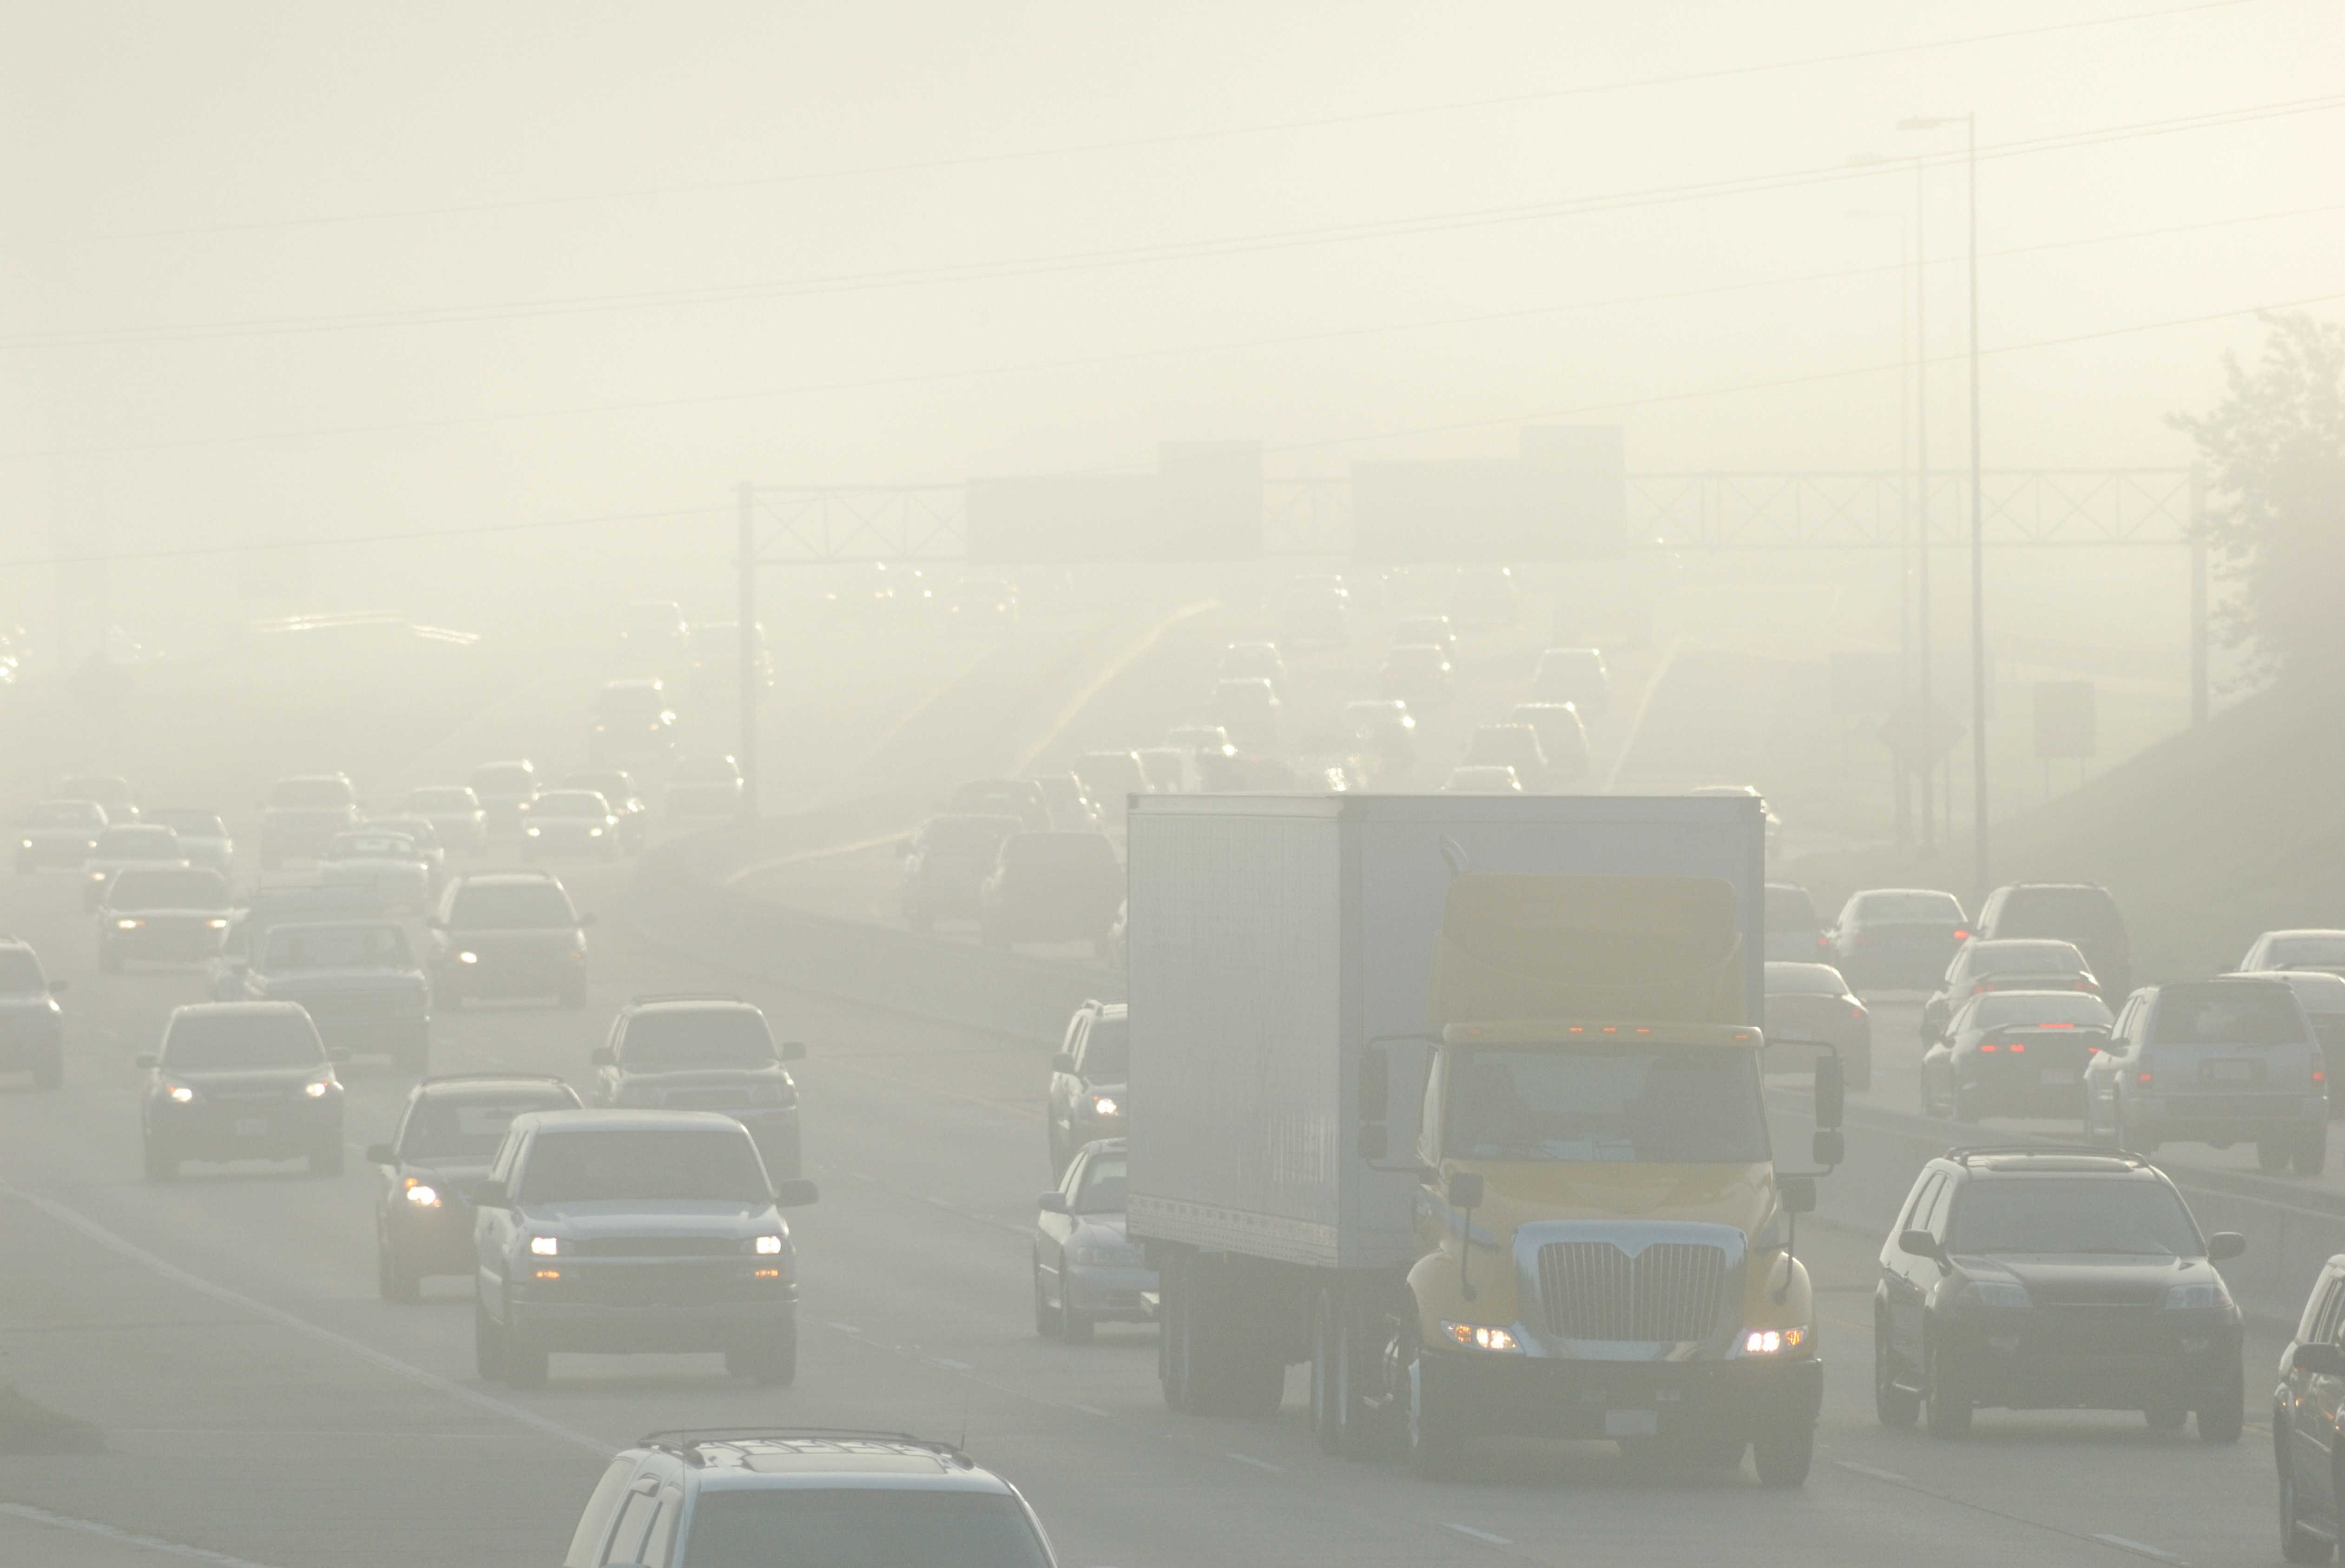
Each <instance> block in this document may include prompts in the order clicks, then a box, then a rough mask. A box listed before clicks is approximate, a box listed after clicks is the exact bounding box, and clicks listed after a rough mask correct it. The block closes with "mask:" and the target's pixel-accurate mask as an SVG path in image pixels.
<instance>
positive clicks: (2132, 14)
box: [7, 0, 2256, 249]
mask: <svg viewBox="0 0 2345 1568" xmlns="http://www.w3.org/2000/svg"><path fill="white" fill-rule="evenodd" d="M2254 3H2256V0H2201V3H2200V4H2197V5H2176V6H2169V7H2167V8H2165V9H2162V10H2157V11H2129V12H2126V13H2123V14H2121V15H2114V16H2092V17H2086V18H2083V19H2080V20H2077V21H2073V22H2047V23H2042V24H2039V25H2035V26H2032V27H2014V28H2008V29H2005V30H2003V31H2000V32H1995V33H1973V34H1966V35H1962V36H1959V37H1954V38H1938V39H1929V40H1924V41H1923V42H1920V43H1913V44H1888V45H1882V46H1877V47H1874V48H1870V49H1850V50H1843V51H1841V52H1838V53H1835V54H1830V55H1812V56H1804V57H1802V58H1799V59H1792V60H1771V61H1761V62H1758V63H1755V64H1751V65H1743V66H1715V67H1712V68H1711V69H1708V70H1701V71H1681V72H1676V73H1673V74H1671V75H1668V76H1638V77H1628V78H1624V79H1622V80H1619V81H1614V82H1594V83H1588V84H1585V85H1583V86H1575V87H1553V88H1548V89H1544V90H1541V91H1538V92H1531V93H1512V94H1506V95H1502V96H1496V97H1484V98H1457V99H1451V100H1448V101H1446V102H1441V103H1433V104H1417V105H1410V106H1401V107H1397V108H1390V109H1365V110H1361V111H1358V112H1356V113H1353V114H1346V115H1328V116H1319V117H1316V118H1311V119H1296V120H1274V121H1267V122H1264V123H1261V124H1256V125H1250V126H1220V127H1212V128H1207V129H1203V130H1194V131H1173V132H1167V133H1164V134H1162V135H1159V136H1151V137H1123V138H1120V139H1117V140H1112V141H1099V142H1083V143H1073V144H1068V145H1064V146H1059V147H1029V148H1021V149H1012V150H1009V151H1004V152H994V153H966V154H961V155H959V156H956V157H940V158H918V159H909V160H905V161H900V162H896V163H885V164H863V165H850V166H848V167H840V168H835V169H813V170H805V171H801V172H799V173H797V174H782V175H765V176H758V177H751V178H746V179H733V180H703V181H695V182H693V183H689V184H683V185H670V186H639V187H633V188H630V189H625V190H615V191H597V192H588V193H585V194H582V195H577V196H545V197H513V198H508V199H505V200H500V201H483V202H461V203H452V204H448V205H444V206H439V207H398V208H391V209H387V210H383V211H378V212H371V213H345V214H334V215H328V216H323V217H289V218H265V219H256V220H253V221H251V222H247V223H221V224H204V225H195V226H190V227H185V228H147V229H125V230H117V231H113V232H108V233H100V234H82V235H54V236H46V237H42V238H32V239H17V240H11V241H8V242H7V247H8V248H16V249H22V248H30V247H36V246H59V245H94V244H103V243H109V242H116V241H121V240H144V239H168V238H181V237H189V236H198V235H216V234H244V233H256V232H261V231H267V230H279V229H287V228H324V227H329V226H336V225H342V224H353V223H381V222H391V221H398V220H401V219H407V218H416V217H460V216H464V215H468V214H474V213H487V212H505V211H517V210H525V209H529V208H533V207H574V206H582V205H587V204H592V203H596V202H610V201H634V200H641V199H644V198H645V197H669V196H694V195H702V194H706V193H711V192H722V191H737V190H752V189H757V188H761V187H775V186H785V185H797V184H804V183H808V182H811V181H817V180H829V179H850V178H861V177H869V176H873V175H893V174H909V173H918V172H922V171H927V170H938V169H952V168H969V167H979V166H982V165H987V164H1000V163H1012V162H1020V161H1024V160H1028V159H1038V158H1056V157H1077V156H1081V155H1083V154H1088V153H1100V152H1127V151H1137V150H1140V149H1143V148H1148V147H1176V146H1181V145H1184V144H1190V143H1196V142H1205V141H1221V140H1230V139H1234V138H1239V137H1257V136H1271V135H1280V134H1284V133H1288V132H1293V131H1307V130H1323V129H1328V128H1332V127H1335V126H1350V125H1365V124H1369V123H1372V122H1374V121H1377V120H1390V119H1404V118H1413V117H1418V116H1428V115H1444V114H1454V113H1458V112H1461V111H1467V110H1475V109H1487V108H1504V107H1508V106H1516V105H1522V104H1534V103H1548V102H1556V101H1560V100H1563V99H1568V98H1578V97H1591V96H1599V95H1602V94H1607V93H1619V92H1629V91H1635V90H1639V89H1643V88H1649V87H1663V86H1685V85H1688V84H1691V83H1697V82H1715V81H1724V80H1728V79H1731V78H1733V77H1737V76H1761V75H1766V74H1769V73H1771V72H1776V71H1790V70H1803V69H1808V68H1811V67H1813V66H1834V65H1847V64H1852V63H1853V62H1856V61H1861V60H1877V59H1884V58H1888V57H1891V56H1898V55H1913V54H1923V53H1926V52H1928V51H1930V50H1934V49H1947V48H1961V47H1966V46H1972V45H1976V44H1989V43H2000V42H2003V41H2005V40H2007V39H2013V38H2028V37H2036V36H2041V35H2046V34H2051V33H2069V32H2076V31H2079V30H2083V29H2086V28H2093V27H2107V26H2115V25H2121V24H2125V23H2130V22H2149V21H2162V20H2165V19H2167V18H2169V17H2176V16H2187V15H2192V14H2194V13H2197V12H2201V11H2221V10H2228V9H2232V8H2234V7H2236V6H2239V5H2251V4H2254Z"/></svg>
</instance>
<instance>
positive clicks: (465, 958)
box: [456, 953, 481, 964]
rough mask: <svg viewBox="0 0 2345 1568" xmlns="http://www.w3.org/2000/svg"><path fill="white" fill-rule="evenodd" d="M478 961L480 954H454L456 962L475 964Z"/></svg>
mask: <svg viewBox="0 0 2345 1568" xmlns="http://www.w3.org/2000/svg"><path fill="white" fill-rule="evenodd" d="M480 961H481V956H480V955H479V954H478V953H459V954H457V955H456V962H457V963H459V964H477V963H479V962H480Z"/></svg>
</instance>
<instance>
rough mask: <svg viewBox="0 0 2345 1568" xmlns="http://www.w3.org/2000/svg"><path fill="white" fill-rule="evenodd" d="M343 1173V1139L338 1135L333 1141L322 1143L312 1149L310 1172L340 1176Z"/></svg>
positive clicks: (317, 1174)
mask: <svg viewBox="0 0 2345 1568" xmlns="http://www.w3.org/2000/svg"><path fill="white" fill-rule="evenodd" d="M341 1173H342V1140H341V1139H340V1138H339V1137H337V1138H335V1139H334V1141H333V1142H331V1143H321V1144H320V1145H319V1146H318V1147H317V1148H313V1149H311V1150H310V1175H312V1176H340V1174H341Z"/></svg>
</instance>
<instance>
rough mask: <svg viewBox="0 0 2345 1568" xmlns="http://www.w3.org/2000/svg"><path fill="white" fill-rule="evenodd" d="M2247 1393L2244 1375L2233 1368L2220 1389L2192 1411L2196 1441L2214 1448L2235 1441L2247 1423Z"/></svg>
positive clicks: (2236, 1368)
mask: <svg viewBox="0 0 2345 1568" xmlns="http://www.w3.org/2000/svg"><path fill="white" fill-rule="evenodd" d="M2247 1394H2248V1388H2247V1376H2246V1374H2245V1373H2244V1372H2242V1371H2240V1370H2239V1369H2238V1367H2236V1366H2235V1367H2233V1368H2232V1369H2231V1375H2230V1376H2229V1377H2228V1378H2226V1379H2224V1380H2223V1385H2222V1387H2221V1388H2220V1389H2219V1390H2218V1391H2217V1392H2216V1393H2215V1394H2214V1395H2213V1396H2212V1397H2211V1398H2209V1399H2208V1401H2207V1402H2206V1403H2205V1404H2202V1405H2200V1406H2199V1407H2198V1409H2197V1410H2196V1411H2193V1412H2192V1413H2193V1414H2194V1415H2196V1416H2197V1417H2198V1441H2199V1442H2206V1443H2215V1444H2218V1445H2219V1444H2222V1443H2231V1442H2238V1441H2239V1433H2240V1431H2242V1430H2243V1429H2244V1428H2245V1427H2246V1425H2247V1422H2248V1410H2247V1406H2248V1398H2247Z"/></svg>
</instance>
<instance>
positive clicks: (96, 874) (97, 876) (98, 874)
mask: <svg viewBox="0 0 2345 1568" xmlns="http://www.w3.org/2000/svg"><path fill="white" fill-rule="evenodd" d="M89 879H90V880H91V881H92V882H103V881H105V880H106V873H104V872H103V871H93V872H91V873H90V874H89Z"/></svg>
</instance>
